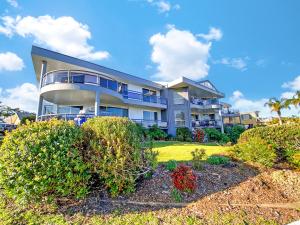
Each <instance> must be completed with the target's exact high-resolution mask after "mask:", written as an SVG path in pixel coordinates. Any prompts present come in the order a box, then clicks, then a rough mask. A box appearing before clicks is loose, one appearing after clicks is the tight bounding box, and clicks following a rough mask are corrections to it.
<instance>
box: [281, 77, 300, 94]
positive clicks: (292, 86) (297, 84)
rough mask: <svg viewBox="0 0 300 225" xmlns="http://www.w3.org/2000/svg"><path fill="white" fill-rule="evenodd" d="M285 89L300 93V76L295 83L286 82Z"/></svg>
mask: <svg viewBox="0 0 300 225" xmlns="http://www.w3.org/2000/svg"><path fill="white" fill-rule="evenodd" d="M282 87H283V88H289V89H291V90H292V91H299V90H300V75H299V76H298V77H296V78H295V79H294V80H293V81H289V82H285V83H284V84H283V85H282Z"/></svg>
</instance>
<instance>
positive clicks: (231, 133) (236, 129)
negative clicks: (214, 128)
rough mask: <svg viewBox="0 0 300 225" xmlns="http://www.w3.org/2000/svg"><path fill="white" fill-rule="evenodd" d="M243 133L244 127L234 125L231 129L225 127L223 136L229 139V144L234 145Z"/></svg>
mask: <svg viewBox="0 0 300 225" xmlns="http://www.w3.org/2000/svg"><path fill="white" fill-rule="evenodd" d="M244 131H245V127H243V126H241V125H234V126H233V127H225V134H226V135H227V136H228V137H229V139H230V142H232V143H236V142H237V140H238V139H239V137H240V135H241V134H242V133H243V132H244Z"/></svg>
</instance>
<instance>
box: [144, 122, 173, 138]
mask: <svg viewBox="0 0 300 225" xmlns="http://www.w3.org/2000/svg"><path fill="white" fill-rule="evenodd" d="M147 134H148V136H149V137H150V138H151V139H153V140H165V139H166V138H167V136H168V135H167V134H166V132H164V131H162V130H161V129H160V128H159V127H158V126H157V125H153V126H152V127H150V128H149V129H148V132H147Z"/></svg>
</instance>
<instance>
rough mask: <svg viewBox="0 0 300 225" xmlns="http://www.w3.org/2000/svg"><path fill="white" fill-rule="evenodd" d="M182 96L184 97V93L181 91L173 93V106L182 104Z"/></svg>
mask: <svg viewBox="0 0 300 225" xmlns="http://www.w3.org/2000/svg"><path fill="white" fill-rule="evenodd" d="M184 95H185V92H182V91H174V92H173V102H174V104H175V105H181V104H184V100H185V98H184Z"/></svg>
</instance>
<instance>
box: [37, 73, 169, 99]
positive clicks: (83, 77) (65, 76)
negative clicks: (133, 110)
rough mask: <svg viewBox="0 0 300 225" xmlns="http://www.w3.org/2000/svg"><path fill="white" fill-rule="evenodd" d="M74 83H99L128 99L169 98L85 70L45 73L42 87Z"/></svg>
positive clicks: (98, 84)
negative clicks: (133, 89)
mask: <svg viewBox="0 0 300 225" xmlns="http://www.w3.org/2000/svg"><path fill="white" fill-rule="evenodd" d="M58 83H73V84H90V85H97V86H101V87H103V88H107V89H110V90H113V91H116V92H118V93H120V94H122V95H123V97H124V98H126V99H132V100H137V101H142V102H149V103H159V104H163V105H166V104H167V99H166V98H162V97H159V96H157V95H147V94H143V93H141V92H136V91H131V90H128V89H127V84H124V83H121V82H118V81H116V80H111V79H108V78H105V77H102V76H100V75H98V74H94V73H91V72H85V71H53V72H49V73H47V74H46V75H44V77H43V80H42V87H44V86H46V85H49V84H58Z"/></svg>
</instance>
